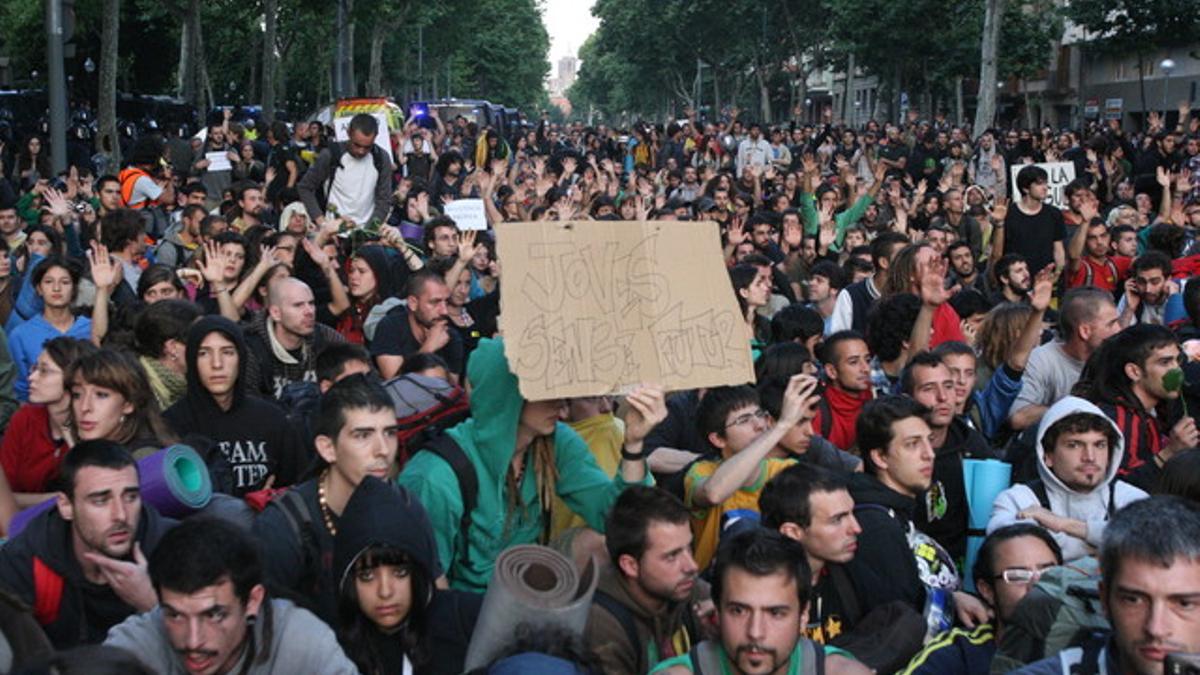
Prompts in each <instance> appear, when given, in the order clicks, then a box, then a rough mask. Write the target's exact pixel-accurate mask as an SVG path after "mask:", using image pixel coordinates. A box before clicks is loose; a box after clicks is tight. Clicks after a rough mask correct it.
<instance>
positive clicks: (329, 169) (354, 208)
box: [296, 113, 393, 226]
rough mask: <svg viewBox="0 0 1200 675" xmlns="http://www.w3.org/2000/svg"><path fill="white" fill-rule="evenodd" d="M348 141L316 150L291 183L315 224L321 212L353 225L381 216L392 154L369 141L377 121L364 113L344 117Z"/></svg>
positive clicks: (387, 194) (321, 221) (388, 193)
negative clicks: (297, 179) (307, 166)
mask: <svg viewBox="0 0 1200 675" xmlns="http://www.w3.org/2000/svg"><path fill="white" fill-rule="evenodd" d="M347 131H348V133H349V136H350V139H349V140H348V141H341V142H338V143H334V144H333V145H331V146H330V147H329V148H327V149H325V150H322V151H321V154H320V155H319V156H318V157H317V160H316V162H315V163H314V164H313V166H312V168H310V169H309V170H308V172H307V173H305V174H304V177H303V178H301V179H300V182H299V183H297V184H296V189H297V191H298V192H299V193H300V199H301V201H303V202H304V208H305V210H307V211H308V215H309V217H310V218H312V219H313V221H314V222H316V224H317V225H318V226H320V225H322V224H324V222H325V219H326V217H331V216H333V215H334V214H336V216H337V217H339V218H343V219H345V220H348V221H350V222H352V223H355V224H357V225H366V224H368V223H370V222H372V221H375V220H378V221H380V222H382V221H383V220H384V218H386V217H387V211H388V204H389V202H390V200H391V196H392V171H393V167H392V160H391V157H390V156H389V153H388V152H387V151H386V150H384V149H383V148H380V147H379V146H377V145H375V137H376V136H377V135H378V133H379V123H378V122H377V121H376V120H375V118H374V117H372V116H370V115H367V114H361V113H360V114H358V115H355V116H354V117H353V118H351V119H350V126H349V129H348V130H347Z"/></svg>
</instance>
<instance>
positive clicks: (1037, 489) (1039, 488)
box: [1025, 478, 1117, 520]
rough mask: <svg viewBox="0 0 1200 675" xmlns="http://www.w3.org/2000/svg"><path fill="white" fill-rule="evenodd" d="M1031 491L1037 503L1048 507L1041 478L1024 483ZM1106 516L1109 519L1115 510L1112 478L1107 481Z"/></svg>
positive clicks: (1113, 481) (1047, 499)
mask: <svg viewBox="0 0 1200 675" xmlns="http://www.w3.org/2000/svg"><path fill="white" fill-rule="evenodd" d="M1025 487H1027V488H1029V489H1030V490H1031V491H1032V492H1033V496H1034V497H1037V500H1038V504H1041V505H1042V508H1044V509H1046V510H1047V511H1049V510H1051V509H1050V495H1049V494H1048V493H1047V492H1046V483H1045V482H1043V481H1042V479H1041V478H1034V479H1033V480H1031V481H1029V482H1028V483H1026V484H1025ZM1107 511H1108V518H1107V520H1111V519H1112V517H1113V514H1114V513H1116V512H1117V479H1116V478H1114V479H1112V480H1111V481H1109V482H1108V509H1107Z"/></svg>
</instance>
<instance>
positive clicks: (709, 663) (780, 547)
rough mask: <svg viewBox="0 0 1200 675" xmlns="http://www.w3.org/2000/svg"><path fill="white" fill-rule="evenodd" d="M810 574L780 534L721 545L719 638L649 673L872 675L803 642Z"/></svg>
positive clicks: (716, 589)
mask: <svg viewBox="0 0 1200 675" xmlns="http://www.w3.org/2000/svg"><path fill="white" fill-rule="evenodd" d="M811 578H812V572H811V571H810V570H809V568H808V563H807V562H806V560H805V553H804V548H803V547H802V546H801V545H800V544H798V543H796V542H794V541H792V540H790V539H788V538H787V537H784V536H783V535H782V534H780V533H779V532H776V531H773V530H767V529H765V528H755V529H753V530H749V531H746V532H743V533H741V534H739V535H737V536H736V537H734V538H733V539H731V540H730V541H729V542H728V543H727V544H726V545H724V546H722V547H721V551H720V554H719V555H718V557H717V565H716V570H715V572H714V573H713V600H714V601H715V602H716V606H717V627H718V629H719V631H720V638H719V639H716V640H706V641H704V642H701V643H699V644H697V645H696V646H695V647H694V648H693V649H692V651H690V652H689V653H688V654H685V655H682V656H677V657H675V658H673V659H670V660H669V661H665V662H663V663H661V664H659V666H658V667H657V668H655V669H654V670H652V671H650V672H651V673H656V674H657V673H663V674H665V675H691V674H693V673H705V674H712V673H733V674H734V675H776V674H782V673H820V672H824V673H829V674H830V675H833V674H835V673H836V674H839V675H849V674H851V673H856V674H857V673H864V674H865V673H870V672H872V671H871V670H870V669H869V668H867V667H866V666H864V665H862V664H861V663H859V662H857V661H854V660H852V659H850V658H848V657H846V656H842V655H841V654H828V655H827V654H826V653H825V651H824V650H823V649H822V648H821V646H820V645H818V644H816V643H814V642H812V641H811V640H808V639H806V638H804V637H801V636H802V634H803V629H804V627H805V625H806V624H807V623H808V611H809V601H810V599H811V596H812V582H811Z"/></svg>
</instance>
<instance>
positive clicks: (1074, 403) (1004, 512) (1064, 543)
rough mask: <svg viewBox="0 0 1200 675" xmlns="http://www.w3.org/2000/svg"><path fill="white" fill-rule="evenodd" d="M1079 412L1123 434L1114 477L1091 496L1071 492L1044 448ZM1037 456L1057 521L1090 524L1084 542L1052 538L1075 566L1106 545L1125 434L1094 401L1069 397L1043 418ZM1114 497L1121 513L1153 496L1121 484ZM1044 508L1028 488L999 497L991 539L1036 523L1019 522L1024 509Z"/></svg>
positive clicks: (1112, 452)
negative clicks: (1054, 430) (1051, 432)
mask: <svg viewBox="0 0 1200 675" xmlns="http://www.w3.org/2000/svg"><path fill="white" fill-rule="evenodd" d="M1077 412H1086V413H1091V414H1093V415H1096V416H1097V417H1100V418H1101V419H1103V420H1104V421H1105V422H1107V423H1108V424H1110V425H1112V428H1113V429H1114V430H1116V432H1117V444H1116V447H1112V448H1109V454H1108V472H1107V474H1106V475H1105V478H1104V481H1103V482H1102V483H1100V484H1099V485H1097V486H1096V487H1095V488H1093V489H1092V490H1091V491H1090V492H1086V493H1084V492H1078V491H1075V490H1072V489H1071V488H1068V487H1067V486H1066V485H1064V484H1063V482H1062V481H1060V480H1059V479H1058V477H1057V476H1055V475H1054V472H1053V471H1051V470H1050V469H1049V468H1047V466H1046V452H1045V449H1044V448H1043V447H1042V437H1043V436H1044V435H1045V434H1046V430H1047V429H1049V428H1050V426H1051V425H1052V424H1054V423H1055V422H1057V421H1058V420H1060V419H1062V418H1064V417H1066V416H1067V415H1070V414H1072V413H1077ZM1036 450H1037V459H1038V463H1037V469H1038V476H1039V477H1040V478H1041V479H1042V482H1043V483H1044V484H1045V486H1046V495H1047V496H1048V497H1049V498H1050V510H1051V511H1053V512H1054V513H1055V515H1059V516H1065V517H1067V518H1073V519H1075V520H1082V521H1083V522H1085V523H1087V538H1086V540H1084V539H1078V538H1076V537H1072V536H1070V535H1068V534H1064V533H1061V532H1051V534H1052V535H1053V536H1054V539H1055V540H1056V541H1057V542H1058V545H1059V546H1061V547H1062V552H1063V560H1064V561H1071V560H1075V559H1077V558H1082V557H1084V556H1086V555H1091V552H1090V551H1089V550H1088V546H1092V547H1096V546H1099V545H1100V537H1101V535H1103V534H1104V527H1105V525H1106V524H1107V523H1108V512H1109V504H1108V502H1109V494H1110V490H1109V484H1110V483H1112V481H1114V480H1116V475H1117V470H1118V469H1119V468H1120V465H1121V457H1122V453H1123V452H1124V438H1123V437H1122V436H1121V431H1120V429H1118V428H1117V425H1116V424H1114V423H1113V421H1112V420H1110V419H1109V418H1108V416H1107V415H1105V414H1104V413H1103V412H1102V411H1101V410H1100V409H1099V408H1097V407H1096V406H1095V405H1094V404H1092V403H1091V402H1090V401H1086V400H1084V399H1082V398H1077V397H1075V396H1067V397H1066V398H1064V399H1062V400H1060V401H1059V402H1058V403H1055V404H1054V405H1053V406H1051V407H1050V409H1049V410H1047V411H1046V414H1045V416H1043V417H1042V422H1041V424H1039V425H1038V432H1037V445H1036ZM1111 494H1112V495H1113V499H1114V500H1115V501H1116V508H1118V509H1119V508H1121V507H1123V506H1125V505H1126V504H1129V503H1130V502H1134V501H1137V500H1139V499H1144V498H1145V497H1146V496H1147V495H1146V493H1145V492H1142V491H1141V490H1139V489H1137V488H1136V487H1134V486H1132V485H1130V484H1129V483H1126V482H1124V481H1117V485H1116V488H1115V490H1113V491H1111ZM1038 505H1039V504H1038V498H1037V495H1035V494H1034V492H1033V490H1031V489H1030V488H1029V487H1027V486H1025V485H1014V486H1012V487H1010V488H1008V489H1007V490H1005V491H1004V492H1001V493H1000V494H999V495H997V496H996V501H995V502H993V504H992V517H991V519H990V520H988V524H987V531H988V534H991V533H992V532H994V531H996V530H998V529H1000V528H1002V527H1004V526H1005V525H1012V524H1013V523H1016V522H1031V521H1028V520H1022V519H1019V518H1017V514H1018V513H1020V512H1021V511H1022V510H1024V509H1027V508H1030V507H1034V506H1038Z"/></svg>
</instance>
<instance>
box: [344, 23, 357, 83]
mask: <svg viewBox="0 0 1200 675" xmlns="http://www.w3.org/2000/svg"><path fill="white" fill-rule="evenodd" d="M346 17H347V23H348V24H349V25H348V26H347V28H346V61H347V65H348V68H347V69H346V70H347V75H348V77H349V80H348V81H347V83H346V84H347V88H348V91H349V92H350V96H358V80H356V79H355V76H354V29H355V24H356V22H355V21H354V0H346Z"/></svg>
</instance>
